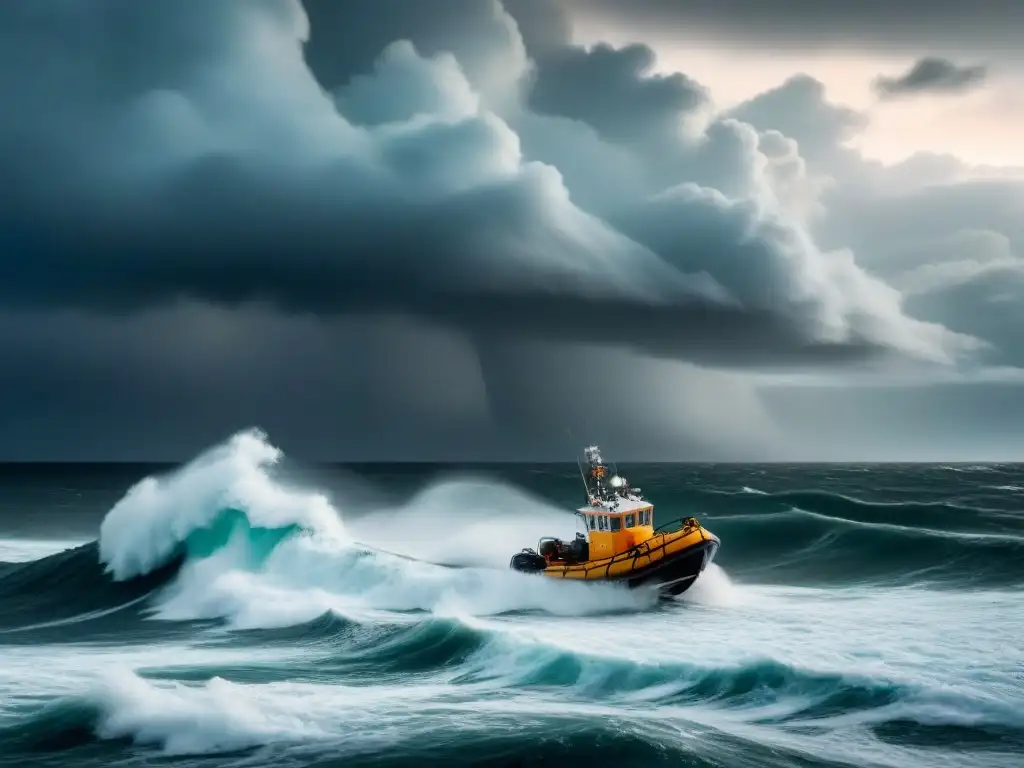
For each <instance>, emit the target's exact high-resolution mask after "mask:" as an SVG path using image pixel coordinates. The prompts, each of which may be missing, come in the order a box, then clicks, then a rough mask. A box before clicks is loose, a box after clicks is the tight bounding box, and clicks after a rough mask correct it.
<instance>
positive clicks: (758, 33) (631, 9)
mask: <svg viewBox="0 0 1024 768" xmlns="http://www.w3.org/2000/svg"><path fill="white" fill-rule="evenodd" d="M566 5H567V8H568V9H569V11H570V13H571V15H573V16H581V17H592V18H596V19H599V20H601V21H603V22H604V23H605V24H616V25H622V26H626V27H628V28H631V29H635V30H638V31H640V32H642V33H643V34H652V33H654V34H658V33H662V34H664V35H670V36H672V37H674V38H676V39H704V40H706V39H707V38H708V37H709V36H710V37H713V38H717V39H718V40H731V41H736V40H742V41H744V42H745V43H748V44H751V45H761V46H767V47H778V46H780V45H789V46H792V47H794V48H803V49H807V48H826V47H827V48H836V47H847V48H853V49H862V50H877V49H879V48H886V49H889V50H898V51H904V52H905V51H918V50H921V49H925V50H927V49H929V48H934V47H936V46H938V47H942V48H944V49H950V50H975V51H988V52H993V53H996V52H997V53H1000V54H1002V55H1006V56H1017V57H1019V56H1020V51H1021V49H1020V32H1021V30H1022V29H1024V4H1021V3H1020V2H1018V0H991V1H990V2H986V3H984V4H983V5H981V6H979V5H978V4H975V3H969V2H964V1H963V0H901V2H890V1H888V0H861V2H850V0H732V1H731V2H720V1H718V0H567V3H566Z"/></svg>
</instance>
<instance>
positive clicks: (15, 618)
mask: <svg viewBox="0 0 1024 768" xmlns="http://www.w3.org/2000/svg"><path fill="white" fill-rule="evenodd" d="M182 561H183V555H181V554H179V555H178V556H176V557H174V558H172V559H171V561H170V562H168V563H167V564H165V565H163V566H162V567H160V568H158V569H156V570H154V571H152V572H150V573H148V574H146V575H145V576H142V577H139V578H137V579H132V580H131V581H126V582H116V581H113V580H112V579H111V578H110V575H109V574H108V573H107V572H106V569H105V568H104V566H103V565H102V564H101V563H100V561H99V556H98V549H97V543H96V542H92V543H89V544H84V545H82V546H80V547H76V548H74V549H69V550H65V551H64V552H59V553H57V554H55V555H50V556H49V557H44V558H42V559H40V560H34V561H32V562H28V563H16V564H13V565H11V566H10V567H8V568H5V569H4V570H2V571H0V632H3V633H4V634H3V635H0V642H5V643H6V642H20V641H21V640H20V638H17V637H13V636H12V635H11V634H10V633H11V632H13V631H15V630H18V629H20V628H28V627H32V626H34V625H45V626H41V627H40V629H39V631H42V630H44V629H45V628H46V627H54V628H56V627H59V626H60V624H61V623H63V622H70V621H73V620H74V619H75V618H76V617H80V616H83V615H87V614H101V613H103V612H105V611H109V610H112V609H116V608H117V607H119V606H123V605H133V604H136V603H137V602H138V601H139V600H140V599H142V598H145V597H146V596H148V595H149V594H151V593H152V592H153V591H154V590H156V589H157V588H159V587H161V586H163V585H164V584H166V583H168V581H169V580H171V579H172V578H173V577H174V575H175V574H176V573H177V572H178V569H179V568H180V566H181V563H182ZM56 634H64V635H66V632H64V631H63V630H57V631H56ZM32 639H33V640H34V641H40V640H41V638H39V637H38V636H34V637H33V638H32Z"/></svg>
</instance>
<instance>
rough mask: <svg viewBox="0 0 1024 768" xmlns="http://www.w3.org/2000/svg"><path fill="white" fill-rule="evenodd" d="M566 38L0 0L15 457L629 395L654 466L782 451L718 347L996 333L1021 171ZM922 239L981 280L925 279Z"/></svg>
mask: <svg viewBox="0 0 1024 768" xmlns="http://www.w3.org/2000/svg"><path fill="white" fill-rule="evenodd" d="M357 5H358V7H355V6H357ZM568 23H569V19H568V17H567V16H566V15H565V13H564V12H562V11H560V10H559V7H558V5H557V4H555V3H553V2H551V0H507V2H506V3H504V4H503V3H500V2H498V1H497V0H485V1H481V0H438V2H434V3H429V4H428V3H416V2H412V0H380V2H378V3H375V4H352V3H336V2H331V1H330V0H305V2H304V3H303V4H299V3H298V2H297V0H260V2H251V3H250V2H239V3H209V2H200V1H199V0H152V2H150V3H147V4H146V6H145V8H141V7H139V5H138V4H137V3H132V2H128V0H102V1H101V2H95V1H94V2H85V0H68V1H67V2H63V3H51V4H31V5H26V4H10V6H9V7H8V6H6V5H2V4H0V95H2V96H3V97H4V100H5V103H6V104H8V105H12V108H11V109H9V110H7V111H6V112H5V120H4V121H2V122H0V163H2V165H3V167H4V168H5V170H6V171H7V177H8V184H7V185H6V186H5V189H4V190H3V191H2V192H0V300H2V301H3V303H4V307H5V310H4V314H3V315H2V316H0V354H2V355H3V356H4V359H5V360H7V361H8V362H9V364H10V366H12V369H13V370H17V371H18V374H17V375H16V376H12V377H9V378H8V380H7V381H6V382H5V383H4V392H3V394H4V396H5V400H4V401H5V402H6V403H8V404H10V407H9V408H8V409H6V410H5V411H4V412H0V424H2V425H3V428H4V430H5V432H4V434H5V435H6V436H7V437H5V440H6V441H9V442H8V444H10V445H14V444H16V443H18V444H21V445H27V444H30V443H31V444H32V445H34V446H35V449H34V451H35V452H34V454H33V455H37V456H42V455H47V454H49V455H52V454H53V453H54V451H55V446H54V444H53V442H52V440H57V438H53V437H52V436H53V435H57V434H59V433H60V432H59V430H60V427H59V424H61V423H63V424H64V425H65V427H64V429H65V434H66V433H67V430H68V429H70V427H67V426H66V425H69V424H72V423H74V424H75V425H77V426H75V427H74V428H73V429H74V430H77V431H78V433H80V434H96V433H97V432H100V431H102V429H101V428H100V424H101V423H103V422H104V419H103V418H101V416H104V417H105V418H106V423H110V424H113V423H117V424H119V425H121V430H120V432H119V433H118V434H119V435H120V436H121V437H119V438H118V439H119V440H121V441H122V443H121V444H122V445H124V446H130V445H132V444H133V443H134V442H138V441H143V436H142V435H141V432H142V431H144V429H145V428H144V427H143V426H139V425H145V424H147V422H148V424H149V428H150V429H151V430H152V432H153V434H156V433H159V434H160V435H162V437H160V440H159V441H160V442H161V444H162V445H165V446H173V447H174V450H176V451H178V450H180V452H183V453H189V452H191V451H192V450H194V448H196V447H199V446H201V445H203V444H205V443H208V442H212V441H214V440H216V439H218V438H219V437H220V436H221V435H222V434H223V433H225V432H229V431H234V430H235V429H237V428H240V427H242V426H247V425H249V424H258V425H260V426H262V427H264V428H266V429H268V430H269V431H270V433H271V434H272V435H274V436H275V440H278V439H279V438H278V436H280V442H282V443H285V444H296V443H298V444H302V445H304V446H305V447H306V448H305V450H306V451H307V452H308V453H316V454H320V455H329V454H330V453H331V451H330V445H334V444H336V442H332V441H336V440H337V439H339V438H337V435H346V438H344V439H345V441H346V442H347V443H349V444H350V445H352V444H353V442H352V441H355V442H356V443H358V444H359V447H360V448H361V449H362V455H364V456H375V457H376V456H381V457H383V456H387V455H391V456H397V455H398V454H400V453H402V451H406V453H404V454H402V455H405V456H413V457H417V458H423V457H426V456H427V454H429V450H428V448H427V447H424V446H425V443H424V442H423V441H424V439H426V440H427V441H429V443H430V446H432V448H431V449H430V450H434V455H437V454H438V453H440V454H448V455H453V454H459V455H462V456H477V455H483V454H486V453H487V450H486V449H487V448H488V446H490V447H491V448H492V449H493V447H494V446H495V444H496V442H497V441H498V440H499V439H500V440H501V441H503V444H504V447H503V448H502V450H508V451H510V452H512V453H515V452H516V451H520V452H530V453H531V454H532V455H537V453H536V449H537V447H538V446H542V445H548V444H549V443H551V441H552V439H553V438H554V437H559V438H560V437H561V435H562V434H563V433H564V427H565V426H568V425H571V426H573V428H574V430H576V431H577V433H581V432H582V431H584V430H585V429H589V428H590V426H592V425H588V418H589V417H590V414H592V413H594V412H595V411H599V410H601V409H603V408H608V407H612V408H614V409H615V412H616V413H617V414H619V418H620V419H621V421H622V424H621V425H620V426H619V427H615V428H613V427H611V426H609V427H607V428H606V429H607V430H608V434H609V435H610V437H611V438H614V439H615V440H616V441H619V442H620V444H621V445H623V446H630V447H629V448H627V449H626V450H627V451H628V452H632V453H633V454H634V455H638V456H646V457H650V458H655V457H657V456H672V457H674V458H698V457H707V456H714V457H715V458H734V459H743V458H755V457H756V456H758V455H760V456H764V455H771V456H772V457H781V455H782V454H783V453H784V452H786V451H789V450H791V449H792V447H793V446H792V444H791V443H790V442H789V441H788V440H787V439H786V438H785V429H784V428H782V427H780V425H779V424H778V423H777V420H776V419H774V418H773V416H772V414H771V413H770V412H768V411H767V410H766V409H765V408H764V406H763V402H762V400H761V399H760V398H759V396H758V393H757V390H756V388H755V385H754V384H752V383H751V381H749V380H746V379H744V378H742V377H740V376H738V375H735V374H734V373H723V372H722V371H712V370H704V369H700V368H697V367H695V366H697V365H699V366H707V367H714V368H724V367H732V368H739V369H744V370H746V369H760V368H771V369H774V368H779V367H784V366H791V365H800V366H810V367H812V368H816V369H821V368H829V367H830V366H833V365H835V364H837V363H840V362H845V363H850V362H861V361H883V362H885V361H888V360H893V359H896V358H899V359H912V360H924V361H931V362H937V363H942V364H948V363H950V362H955V361H957V360H963V359H965V358H966V359H971V357H975V358H976V356H977V355H978V354H979V353H984V354H987V355H991V354H992V353H993V352H992V349H990V348H988V346H987V345H994V346H995V348H996V351H997V352H998V351H1002V350H1003V349H1004V347H1005V345H1007V344H1008V340H1007V337H1006V335H1005V334H1000V333H999V332H997V329H994V328H992V327H989V326H986V325H984V324H979V323H976V322H974V323H972V322H970V318H969V317H966V316H965V315H964V312H966V311H967V310H962V311H961V309H960V308H962V307H971V306H977V304H972V302H977V301H980V299H978V298H977V295H976V293H975V292H972V291H975V289H974V288H973V287H972V288H971V289H970V290H967V289H965V288H963V286H965V285H967V284H970V285H971V286H983V288H982V289H981V290H982V293H984V292H985V291H990V290H994V288H995V286H996V282H998V281H997V280H994V279H992V278H991V277H990V276H989V275H990V273H989V272H987V271H986V270H987V269H988V270H990V269H995V267H993V266H992V264H988V266H985V265H981V266H978V267H977V268H975V267H974V266H971V265H970V264H967V263H960V262H964V261H965V259H963V258H962V253H960V251H959V250H958V248H960V246H959V245H957V243H958V242H959V241H957V240H956V238H957V237H963V235H962V233H963V231H965V230H971V231H976V232H985V233H990V234H989V235H986V237H989V236H990V237H991V238H996V239H998V238H999V237H1003V238H1005V240H1006V243H1007V248H1008V250H1007V253H1006V254H1005V258H1003V257H999V259H1002V261H999V259H995V260H996V261H999V264H1000V265H1001V266H1000V267H999V268H1000V269H1004V268H1009V267H1010V266H1011V265H1012V264H1013V263H1015V262H1014V261H1013V259H1015V258H1016V256H1017V255H1019V246H1018V245H1017V243H1018V242H1019V240H1018V238H1019V232H1020V230H1019V226H1020V224H1019V222H1020V221H1022V220H1024V218H1019V217H1018V218H1017V219H1016V221H1017V223H1016V224H1013V219H1012V217H1011V214H1012V213H1013V212H1014V211H1016V210H1017V209H1016V208H1015V207H1014V206H1015V203H1013V202H1012V200H1014V199H1019V198H1013V197H1012V196H1011V197H1010V198H1004V197H1000V192H998V191H997V189H996V188H997V187H999V186H1000V185H1002V187H1001V189H1002V190H1003V194H1005V193H1006V191H1007V190H1009V189H1015V187H1013V186H1012V184H1013V182H1010V181H1007V180H1005V179H989V180H979V179H977V178H963V177H964V169H963V167H962V166H961V164H956V163H954V164H953V166H954V167H952V168H950V167H948V164H945V163H944V161H943V159H942V158H917V159H916V160H915V161H911V162H908V163H907V164H905V166H903V167H901V168H886V167H883V166H881V165H880V164H877V163H869V162H867V161H865V160H864V159H863V157H861V156H860V155H859V153H857V152H854V151H852V150H849V149H848V148H847V147H846V146H845V142H847V141H848V139H849V138H850V137H851V136H853V135H855V134H856V133H857V132H858V131H859V130H861V129H862V127H863V125H864V123H865V118H864V116H863V115H860V114H859V113H857V112H855V111H853V110H850V109H847V108H844V107H840V106H837V105H834V104H831V103H829V102H828V101H827V99H826V98H825V94H824V91H823V89H822V88H821V86H820V84H819V83H817V81H815V80H813V78H810V77H807V76H798V77H794V78H792V79H791V80H790V81H788V82H786V83H783V84H782V85H781V86H780V88H779V89H776V90H774V91H771V92H769V93H767V94H763V95H762V96H761V97H758V98H755V99H753V100H751V101H750V102H748V103H746V104H744V105H740V106H739V107H737V108H736V109H734V110H732V111H730V112H728V113H725V114H716V113H715V112H714V111H713V99H712V98H711V94H709V93H708V92H707V90H706V89H705V88H704V87H703V86H702V85H701V84H699V83H697V82H695V81H693V80H692V79H691V78H688V77H686V76H685V75H684V74H663V73H658V72H656V71H655V68H654V66H653V65H654V60H653V53H652V50H651V48H650V47H648V46H647V45H645V44H642V43H637V44H633V45H627V46H624V47H614V46H610V45H597V46H594V47H591V48H583V47H580V46H576V45H574V44H573V43H572V42H571V35H570V30H569V26H568ZM57 41H59V44H58V43H57ZM929 174H930V175H929ZM926 177H927V178H928V179H930V180H931V182H930V184H931V186H929V187H927V188H925V187H923V186H922V184H923V182H922V179H925V178H926ZM954 180H955V184H954ZM880 191H881V192H884V193H885V194H881V193H880ZM844 195H845V196H846V197H844ZM936 217H937V218H938V219H940V220H941V224H940V225H936V224H934V222H932V223H929V222H931V221H932V219H933V218H936ZM1013 227H1017V229H1016V230H1014V229H1013ZM922 231H927V232H929V235H930V236H931V237H933V238H935V239H937V240H939V241H941V245H936V246H935V247H936V249H937V250H938V251H942V252H944V253H945V252H946V251H949V253H950V256H949V258H948V259H947V260H946V261H948V262H949V263H950V264H954V263H957V264H959V266H957V267H952V266H950V267H946V268H945V269H947V272H942V271H941V270H940V271H939V272H935V273H934V274H931V276H930V277H929V279H928V280H927V281H923V278H922V279H921V280H918V279H917V278H914V275H915V274H916V275H917V276H918V277H921V275H922V274H923V273H915V272H913V270H916V269H918V268H920V267H923V266H928V265H931V264H933V263H934V262H933V261H929V260H928V258H927V256H926V255H924V254H923V252H922V250H921V244H922V243H923V241H922V239H921V232H922ZM985 242H990V241H989V240H986V241H985ZM901 248H902V251H901V250H900V249H901ZM943 249H945V250H943ZM887 254H894V255H891V256H890V255H887ZM890 259H892V260H897V259H901V260H902V261H901V264H902V266H901V268H899V269H896V268H890V267H893V265H894V262H893V263H890ZM966 261H970V259H967V260H966ZM1000 274H1003V273H1000ZM922 281H923V282H922ZM925 283H927V285H928V286H929V287H928V289H927V290H921V289H920V286H921V285H923V284H925ZM1003 283H1004V284H1006V281H1005V280H1004V281H1003ZM956 286H960V287H956ZM954 287H955V289H954ZM986 295H987V294H986ZM23 327H29V328H31V332H30V333H19V331H18V329H19V328H23ZM975 336H977V337H978V338H975ZM1005 348H1006V349H1009V347H1005ZM114 350H118V351H117V353H116V354H115V353H114ZM69 380H75V381H76V382H79V385H78V388H77V390H76V392H75V393H74V394H68V395H66V396H65V395H63V394H62V392H64V391H65V390H66V389H68V387H67V385H66V384H64V383H62V382H67V381H69ZM62 398H63V401H62ZM681 401H685V403H682V402H681ZM283 403H284V404H283ZM154 413H159V414H161V416H160V418H157V417H156V416H154V415H153V414H154ZM184 413H190V415H189V416H188V417H186V418H184V419H183V418H182V417H181V415H182V414H184ZM325 413H330V414H331V416H330V418H329V419H327V420H325V418H324V414H325ZM75 414H77V415H75ZM275 414H276V415H275ZM62 416H63V417H64V421H63V422H61V418H62ZM48 419H49V420H50V421H47V420H48ZM555 422H557V429H556V428H555V427H554V426H552V425H553V424H555ZM190 424H191V425H192V426H191V427H190V426H189V425H190ZM314 424H315V425H316V429H318V430H319V432H317V434H318V435H320V437H319V438H313V437H311V436H310V435H311V434H312V432H315V431H316V430H313V428H312V427H311V426H310V425H314ZM638 424H641V425H642V426H643V430H642V432H643V437H642V439H640V438H637V437H636V425H638ZM297 425H299V426H297ZM306 429H309V430H312V431H311V432H304V430H306ZM36 430H38V432H36ZM133 430H134V431H133ZM203 430H206V431H205V432H203ZM199 432H203V434H202V437H201V438H199V437H197V435H198V434H199ZM556 432H557V435H556V434H555V433H556ZM328 433H330V437H328V436H327V435H328ZM351 435H356V437H351ZM417 436H418V437H417ZM424 436H426V438H424ZM598 437H601V436H600V435H599V436H598ZM111 439H113V438H111ZM417 439H418V440H419V442H417ZM587 439H590V438H587ZM601 439H605V438H603V437H602V438H601ZM48 440H50V441H51V442H47V441H48ZM154 440H156V438H154ZM33 441H34V442H33ZM631 441H632V442H631ZM551 444H553V443H551ZM399 446H400V448H399ZM563 447H566V448H569V449H571V448H573V447H574V446H571V445H566V444H565V443H562V444H558V445H557V450H556V449H552V450H553V451H554V452H555V453H557V455H552V456H551V458H560V457H561V456H562V455H563V454H564V451H563V450H562V449H563ZM421 449H422V450H421ZM125 450H128V449H127V448H125ZM645 450H646V451H649V453H646V454H645V453H644V451H645ZM423 451H426V452H427V453H426V454H425V453H423ZM773 451H774V453H773ZM114 452H115V453H116V451H114ZM494 453H495V452H494V451H493V450H492V451H491V454H490V455H494Z"/></svg>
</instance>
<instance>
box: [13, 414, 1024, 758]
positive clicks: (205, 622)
mask: <svg viewBox="0 0 1024 768" xmlns="http://www.w3.org/2000/svg"><path fill="white" fill-rule="evenodd" d="M610 448H611V446H606V449H610ZM620 470H621V471H622V472H623V474H625V475H627V476H628V477H629V479H630V481H631V482H632V483H634V484H636V485H640V486H642V487H643V489H644V491H645V493H646V494H647V496H648V497H649V498H650V499H652V501H654V503H655V510H656V522H658V523H663V522H667V521H668V520H670V519H672V518H675V517H679V516H681V515H695V516H697V517H698V518H699V519H700V520H701V521H702V522H703V523H704V524H705V525H706V526H707V527H708V528H709V529H710V530H712V531H713V532H714V533H716V534H717V535H718V536H719V537H720V538H721V540H722V548H721V550H720V551H719V554H718V559H717V561H716V563H715V564H714V565H713V566H712V567H711V568H709V569H708V570H707V571H706V572H705V573H704V574H703V575H702V576H701V577H700V578H699V579H698V581H697V582H696V584H695V585H694V587H693V588H692V589H691V590H690V591H688V592H687V593H685V594H684V595H682V596H681V597H680V598H678V599H675V600H671V601H657V600H656V599H655V598H654V596H653V595H652V594H650V593H645V592H639V591H633V592H631V591H627V590H624V589H622V588H618V587H612V586H609V585H584V584H558V583H549V582H545V581H542V580H541V579H540V578H539V577H536V576H528V575H524V574H518V573H514V572H512V571H510V570H509V569H508V561H509V558H510V557H511V555H512V554H513V553H514V552H516V551H518V550H519V549H520V548H522V547H524V546H535V545H536V540H537V538H539V537H540V536H541V535H549V534H554V535H564V536H571V535H572V534H573V532H574V530H575V519H574V518H573V517H572V515H570V514H567V512H566V510H567V509H571V508H572V507H574V506H575V505H576V504H577V503H578V501H579V499H580V480H579V477H578V474H577V471H576V467H575V465H574V464H571V463H569V464H566V465H557V466H553V465H544V466H526V465H512V466H504V467H440V466H363V467H355V468H352V467H350V468H342V467H326V468H325V467H303V466H299V465H296V464H293V463H291V462H290V461H289V460H288V459H287V457H285V456H283V455H282V454H281V452H280V451H279V450H278V449H277V448H275V447H274V446H273V445H272V444H271V443H270V442H268V439H267V438H266V437H265V436H263V435H261V434H259V433H257V432H247V433H242V434H239V435H236V436H235V437H233V438H232V439H230V440H228V441H226V442H225V443H224V444H223V445H220V446H217V447H215V448H213V449H211V450H210V451H208V452H207V453H204V454H203V455H201V456H198V457H196V459H195V460H193V461H192V462H191V463H189V464H186V465H183V466H179V467H145V466H50V467H40V466H6V467H3V468H0V764H2V765H4V766H6V765H11V766H43V765H46V766H72V765H73V766H110V765H116V766H135V765H146V766H204V767H209V768H221V766H263V765H273V766H279V767H281V768H286V767H288V766H360V765H373V766H381V765H385V766H386V765H420V764H425V765H445V766H459V765H467V766H468V765H473V766H514V765H523V766H532V765H555V764H558V765H564V764H565V763H566V761H573V762H576V761H578V762H579V764H584V765H617V766H658V765H666V766H668V765H671V766H723V767H724V766H730V767H731V766H801V768H810V766H893V767H894V768H907V767H909V766H927V767H928V768H936V767H940V766H958V767H960V766H964V767H966V766H993V767H995V766H998V767H999V768H1010V767H1011V766H1015V765H1024V467H1022V466H1015V465H1014V466H1011V465H998V466H997V465H984V466H960V465H950V466H938V465H900V466H893V465H879V466H870V465H862V466H855V465H839V466H835V465H832V466H825V465H822V466H771V465H759V466H740V465H641V466H620Z"/></svg>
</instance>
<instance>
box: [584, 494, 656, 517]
mask: <svg viewBox="0 0 1024 768" xmlns="http://www.w3.org/2000/svg"><path fill="white" fill-rule="evenodd" d="M616 501H617V502H618V505H617V506H614V507H613V506H611V505H610V503H609V502H607V501H602V502H601V503H600V504H599V505H598V506H596V507H592V506H585V507H580V508H579V509H577V510H576V511H577V512H580V513H582V514H585V515H611V516H613V517H619V516H621V515H628V514H629V513H630V512H637V511H639V510H641V509H653V508H654V505H653V504H652V503H651V502H649V501H645V500H643V499H630V498H622V497H621V496H620V497H619V498H617V499H616Z"/></svg>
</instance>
